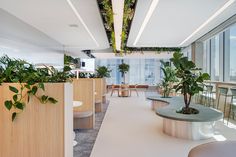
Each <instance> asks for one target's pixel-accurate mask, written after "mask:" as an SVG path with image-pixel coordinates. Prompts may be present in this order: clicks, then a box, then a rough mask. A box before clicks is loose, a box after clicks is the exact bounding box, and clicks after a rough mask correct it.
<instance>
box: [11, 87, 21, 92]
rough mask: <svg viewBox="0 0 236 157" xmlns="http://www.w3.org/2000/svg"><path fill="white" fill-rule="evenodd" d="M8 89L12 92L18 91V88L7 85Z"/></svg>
mask: <svg viewBox="0 0 236 157" xmlns="http://www.w3.org/2000/svg"><path fill="white" fill-rule="evenodd" d="M9 89H10V91H12V92H14V93H18V92H19V91H18V89H17V88H16V87H13V86H9Z"/></svg>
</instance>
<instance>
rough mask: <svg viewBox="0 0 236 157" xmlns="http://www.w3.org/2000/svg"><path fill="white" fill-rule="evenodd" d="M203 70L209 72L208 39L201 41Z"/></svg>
mask: <svg viewBox="0 0 236 157" xmlns="http://www.w3.org/2000/svg"><path fill="white" fill-rule="evenodd" d="M203 52H204V53H203V70H204V72H207V73H210V40H206V41H204V42H203Z"/></svg>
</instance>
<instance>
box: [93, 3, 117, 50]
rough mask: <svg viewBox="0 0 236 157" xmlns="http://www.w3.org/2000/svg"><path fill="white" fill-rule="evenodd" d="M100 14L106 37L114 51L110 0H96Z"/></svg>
mask: <svg viewBox="0 0 236 157" xmlns="http://www.w3.org/2000/svg"><path fill="white" fill-rule="evenodd" d="M98 6H99V8H100V12H101V16H102V19H103V23H104V27H105V30H106V33H107V37H108V39H109V42H110V46H111V47H112V49H113V51H114V52H117V51H116V44H115V32H114V25H113V24H114V19H113V10H112V3H111V0H98Z"/></svg>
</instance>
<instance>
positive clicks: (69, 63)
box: [64, 54, 80, 71]
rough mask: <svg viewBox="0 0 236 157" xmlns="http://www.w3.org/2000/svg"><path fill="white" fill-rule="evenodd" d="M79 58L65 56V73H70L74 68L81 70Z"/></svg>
mask: <svg viewBox="0 0 236 157" xmlns="http://www.w3.org/2000/svg"><path fill="white" fill-rule="evenodd" d="M79 64H80V63H79V58H73V57H71V56H68V55H66V54H64V65H65V67H64V70H65V71H70V70H71V69H73V68H79V67H80V65H79Z"/></svg>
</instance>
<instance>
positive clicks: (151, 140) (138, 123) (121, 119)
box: [90, 92, 236, 157]
mask: <svg viewBox="0 0 236 157" xmlns="http://www.w3.org/2000/svg"><path fill="white" fill-rule="evenodd" d="M154 94H155V93H152V92H148V93H144V92H140V93H139V97H137V96H135V95H133V96H132V97H128V98H119V97H117V96H116V95H114V96H112V97H109V96H108V99H109V100H110V105H109V107H108V109H107V113H106V115H105V117H104V120H103V122H102V125H101V128H100V130H99V133H98V136H97V139H96V141H95V144H94V147H93V149H92V153H91V155H90V157H187V156H188V152H189V151H190V150H191V149H192V148H193V147H195V146H197V145H199V144H203V143H207V142H211V141H224V140H236V125H235V124H233V123H229V125H228V126H227V125H226V123H223V122H222V121H219V122H217V123H216V126H215V136H214V137H213V138H211V139H208V140H200V141H191V140H183V139H177V138H173V137H171V136H168V135H165V134H164V133H163V132H162V118H161V117H159V116H157V115H156V114H155V112H153V111H152V110H151V102H150V101H148V100H146V98H145V95H154Z"/></svg>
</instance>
